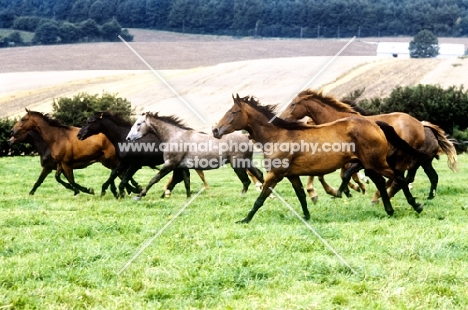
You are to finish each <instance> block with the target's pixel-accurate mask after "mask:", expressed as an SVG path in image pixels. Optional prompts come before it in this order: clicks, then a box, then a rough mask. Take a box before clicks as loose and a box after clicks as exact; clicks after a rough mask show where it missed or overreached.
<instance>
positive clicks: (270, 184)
mask: <svg viewBox="0 0 468 310" xmlns="http://www.w3.org/2000/svg"><path fill="white" fill-rule="evenodd" d="M282 179H283V177H282V176H277V175H275V174H274V173H273V172H271V171H270V172H268V174H267V176H266V178H265V182H264V183H263V188H262V191H261V192H260V195H259V196H258V197H257V200H255V203H254V205H253V207H252V209H251V210H250V211H249V213H248V214H247V216H246V217H245V218H244V219H243V220H240V221H238V222H236V223H245V224H247V223H249V222H250V221H251V220H252V218H253V217H254V215H255V213H257V211H258V209H260V208H261V207H262V206H263V203H264V202H265V200H266V199H267V198H268V196H270V194H271V189H272V188H274V187H275V186H276V184H278V182H279V181H281V180H282Z"/></svg>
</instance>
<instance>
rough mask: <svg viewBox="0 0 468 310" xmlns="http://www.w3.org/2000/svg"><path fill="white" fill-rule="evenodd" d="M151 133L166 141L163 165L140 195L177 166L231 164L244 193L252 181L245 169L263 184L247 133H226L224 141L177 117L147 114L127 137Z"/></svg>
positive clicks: (142, 116) (194, 167) (216, 166)
mask: <svg viewBox="0 0 468 310" xmlns="http://www.w3.org/2000/svg"><path fill="white" fill-rule="evenodd" d="M150 132H152V133H154V134H155V135H156V136H157V137H158V138H159V139H160V140H161V141H162V143H164V146H165V148H164V150H163V156H164V165H163V166H162V168H161V170H160V171H159V172H158V174H156V176H155V177H154V178H153V179H151V181H150V182H149V183H148V185H147V186H146V188H145V189H144V190H143V191H142V192H141V193H140V194H139V195H138V196H137V197H143V196H145V195H146V193H147V192H148V190H149V189H150V188H151V186H153V184H155V183H157V182H159V180H160V179H161V178H162V177H164V176H165V175H166V174H168V173H169V172H170V171H172V170H174V169H176V168H193V169H200V170H211V169H217V168H220V167H222V166H223V165H224V164H227V163H230V164H231V167H232V169H233V170H234V172H235V173H236V175H237V177H238V178H239V180H240V181H241V182H242V184H243V188H242V192H241V194H242V195H243V194H245V192H246V191H247V190H248V188H249V185H250V183H251V182H250V180H249V177H248V175H247V172H246V169H247V170H248V171H250V172H251V173H252V174H253V175H254V176H255V177H256V178H257V179H258V180H260V182H262V183H263V174H262V172H261V171H260V170H259V169H257V168H256V167H255V166H254V164H253V159H252V156H253V148H251V147H250V148H249V146H250V142H249V138H248V137H247V136H246V135H243V134H241V133H235V134H232V135H229V136H226V137H225V139H224V140H223V141H222V142H223V144H221V143H220V141H219V140H218V139H215V138H213V136H211V135H208V134H205V133H200V132H197V131H196V130H194V129H192V128H190V127H187V126H186V125H185V124H183V122H182V121H181V120H180V119H178V118H177V117H175V116H160V115H158V114H157V113H154V114H153V113H144V114H143V115H141V116H140V117H138V119H137V120H136V122H135V123H134V124H133V127H132V129H131V130H130V132H129V133H128V135H127V140H128V141H135V140H137V139H140V138H142V137H144V136H145V135H146V134H148V133H150ZM225 147H227V148H226V149H225ZM241 148H245V150H242V149H241Z"/></svg>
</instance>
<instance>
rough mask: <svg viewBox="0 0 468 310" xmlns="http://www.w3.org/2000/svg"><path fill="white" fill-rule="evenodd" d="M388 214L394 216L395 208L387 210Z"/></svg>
mask: <svg viewBox="0 0 468 310" xmlns="http://www.w3.org/2000/svg"><path fill="white" fill-rule="evenodd" d="M385 211H386V212H387V214H388V216H393V213H394V212H395V211H394V210H393V209H392V210H385Z"/></svg>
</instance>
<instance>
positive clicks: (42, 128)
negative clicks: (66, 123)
mask: <svg viewBox="0 0 468 310" xmlns="http://www.w3.org/2000/svg"><path fill="white" fill-rule="evenodd" d="M34 124H35V130H36V131H37V133H38V134H39V135H40V136H41V138H42V140H44V142H45V143H46V144H47V146H49V147H50V148H51V147H52V145H54V144H55V143H57V142H59V141H60V140H61V139H59V138H57V136H62V135H63V133H64V130H65V128H60V127H57V126H52V125H50V124H49V123H47V122H46V121H45V120H44V119H38V120H36V121H35V123H34Z"/></svg>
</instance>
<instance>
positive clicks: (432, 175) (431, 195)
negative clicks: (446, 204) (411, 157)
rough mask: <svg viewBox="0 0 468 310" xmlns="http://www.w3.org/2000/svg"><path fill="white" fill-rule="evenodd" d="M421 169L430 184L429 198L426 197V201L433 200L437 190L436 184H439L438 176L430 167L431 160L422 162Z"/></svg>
mask: <svg viewBox="0 0 468 310" xmlns="http://www.w3.org/2000/svg"><path fill="white" fill-rule="evenodd" d="M422 167H423V169H424V172H425V173H426V175H427V176H428V178H429V181H430V182H431V189H430V191H429V196H428V197H427V199H434V197H435V193H436V189H437V183H439V175H438V174H437V171H435V169H434V167H433V166H432V159H431V160H428V161H426V162H424V163H423V164H422Z"/></svg>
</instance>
